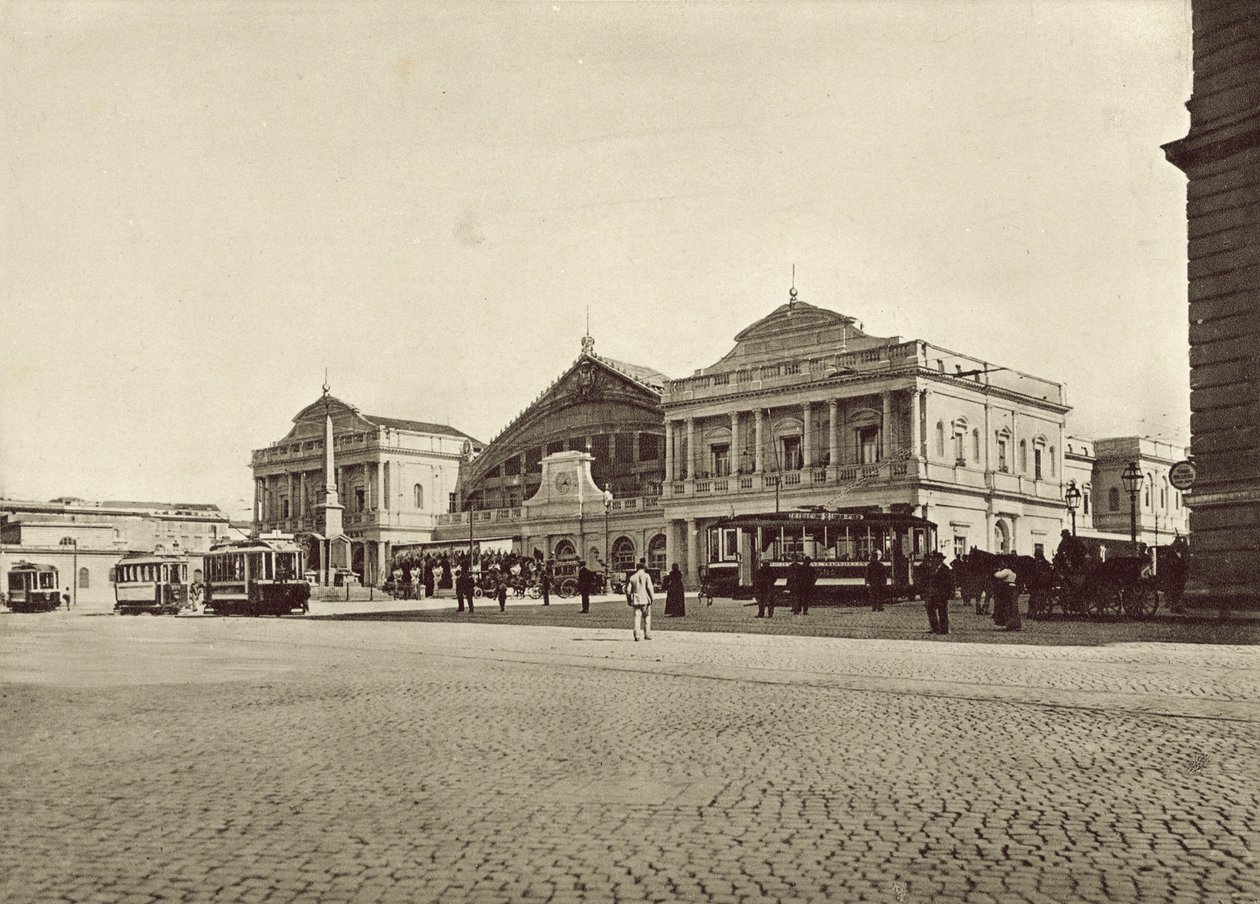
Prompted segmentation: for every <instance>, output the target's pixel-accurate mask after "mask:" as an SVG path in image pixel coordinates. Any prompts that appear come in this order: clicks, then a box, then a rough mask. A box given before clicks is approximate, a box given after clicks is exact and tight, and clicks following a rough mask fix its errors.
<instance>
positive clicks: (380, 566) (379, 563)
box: [375, 540, 389, 585]
mask: <svg viewBox="0 0 1260 904" xmlns="http://www.w3.org/2000/svg"><path fill="white" fill-rule="evenodd" d="M388 570H389V562H388V561H387V560H386V558H385V541H384V540H377V541H376V581H375V583H376V584H378V585H379V584H383V583H384V582H385V581H386V580H387V579H388Z"/></svg>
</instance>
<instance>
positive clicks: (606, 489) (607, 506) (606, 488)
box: [604, 484, 613, 586]
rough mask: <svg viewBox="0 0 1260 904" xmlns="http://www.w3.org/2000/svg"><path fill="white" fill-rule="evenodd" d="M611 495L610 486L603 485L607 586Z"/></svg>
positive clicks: (610, 559)
mask: <svg viewBox="0 0 1260 904" xmlns="http://www.w3.org/2000/svg"><path fill="white" fill-rule="evenodd" d="M612 504H613V493H612V486H611V485H610V484H605V485H604V584H605V586H606V585H607V584H608V576H609V575H610V574H611V573H612V570H611V569H610V568H609V563H611V562H612V551H611V550H610V549H609V548H608V513H609V512H610V511H611V510H612Z"/></svg>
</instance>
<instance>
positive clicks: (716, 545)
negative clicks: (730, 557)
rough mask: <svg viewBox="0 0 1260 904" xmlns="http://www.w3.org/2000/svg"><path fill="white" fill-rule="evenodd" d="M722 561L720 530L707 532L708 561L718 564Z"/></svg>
mask: <svg viewBox="0 0 1260 904" xmlns="http://www.w3.org/2000/svg"><path fill="white" fill-rule="evenodd" d="M721 559H722V532H721V531H720V530H711V531H709V561H710V562H718V561H721Z"/></svg>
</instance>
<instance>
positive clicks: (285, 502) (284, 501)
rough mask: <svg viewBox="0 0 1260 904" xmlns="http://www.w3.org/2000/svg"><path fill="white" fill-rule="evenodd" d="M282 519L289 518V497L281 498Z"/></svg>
mask: <svg viewBox="0 0 1260 904" xmlns="http://www.w3.org/2000/svg"><path fill="white" fill-rule="evenodd" d="M280 517H281V518H288V517H289V497H288V496H281V497H280Z"/></svg>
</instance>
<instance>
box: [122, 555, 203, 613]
mask: <svg viewBox="0 0 1260 904" xmlns="http://www.w3.org/2000/svg"><path fill="white" fill-rule="evenodd" d="M189 592H190V586H189V582H188V560H187V559H186V558H184V557H183V556H181V555H178V554H173V553H172V554H163V553H161V552H153V553H140V554H133V555H129V556H126V557H124V558H123V559H122V560H121V561H120V562H119V563H118V565H117V566H115V568H114V611H115V612H117V613H118V614H119V615H139V614H140V613H141V612H148V613H149V614H151V615H174V614H175V613H177V612H179V611H180V610H181V609H183V608H184V607H186V606H187V605H188V604H189Z"/></svg>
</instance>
